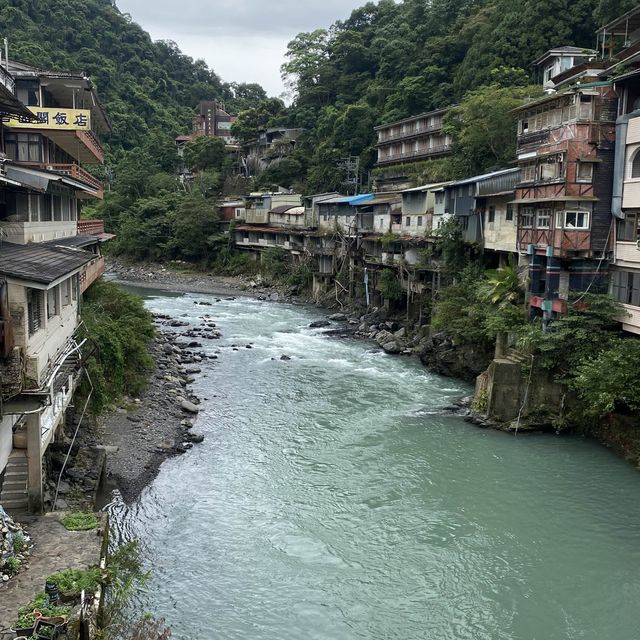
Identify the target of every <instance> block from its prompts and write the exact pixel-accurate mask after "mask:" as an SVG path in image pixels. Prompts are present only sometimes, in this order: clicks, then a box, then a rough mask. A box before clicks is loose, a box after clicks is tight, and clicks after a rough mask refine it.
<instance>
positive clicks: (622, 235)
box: [617, 213, 640, 242]
mask: <svg viewBox="0 0 640 640" xmlns="http://www.w3.org/2000/svg"><path fill="white" fill-rule="evenodd" d="M639 225H640V216H638V214H636V213H625V216H624V220H618V228H617V232H618V234H617V237H618V240H619V241H620V242H637V241H638V239H640V234H638V231H639V230H640V226H639Z"/></svg>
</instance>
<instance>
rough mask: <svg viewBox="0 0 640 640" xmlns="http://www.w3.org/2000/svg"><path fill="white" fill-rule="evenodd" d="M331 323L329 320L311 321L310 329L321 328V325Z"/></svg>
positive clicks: (325, 325)
mask: <svg viewBox="0 0 640 640" xmlns="http://www.w3.org/2000/svg"><path fill="white" fill-rule="evenodd" d="M330 324H331V323H330V322H329V321H328V320H314V321H313V322H310V323H309V328H310V329H320V328H321V327H328V326H329V325H330Z"/></svg>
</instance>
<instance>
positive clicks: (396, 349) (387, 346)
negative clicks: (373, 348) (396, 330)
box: [382, 340, 402, 353]
mask: <svg viewBox="0 0 640 640" xmlns="http://www.w3.org/2000/svg"><path fill="white" fill-rule="evenodd" d="M382 348H383V349H384V350H385V351H386V352H387V353H400V352H401V351H402V347H401V346H400V345H399V344H398V343H397V342H396V341H395V340H392V341H391V342H385V343H384V344H383V345H382Z"/></svg>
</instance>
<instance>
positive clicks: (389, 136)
mask: <svg viewBox="0 0 640 640" xmlns="http://www.w3.org/2000/svg"><path fill="white" fill-rule="evenodd" d="M440 129H442V123H439V124H434V125H431V126H430V127H414V128H413V129H410V130H407V131H398V132H397V133H383V134H380V137H379V138H378V143H381V142H389V141H390V140H402V139H403V138H411V137H412V136H418V135H420V134H422V133H431V132H433V131H439V130H440Z"/></svg>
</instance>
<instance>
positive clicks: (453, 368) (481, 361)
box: [420, 333, 494, 382]
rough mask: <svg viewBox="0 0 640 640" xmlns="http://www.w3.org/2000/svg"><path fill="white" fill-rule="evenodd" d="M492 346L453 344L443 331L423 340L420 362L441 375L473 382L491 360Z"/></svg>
mask: <svg viewBox="0 0 640 640" xmlns="http://www.w3.org/2000/svg"><path fill="white" fill-rule="evenodd" d="M493 354H494V348H493V347H492V346H489V345H482V344H455V343H454V342H453V340H452V339H451V337H450V336H448V335H446V334H445V333H434V334H433V335H431V336H429V337H428V338H427V339H426V340H425V341H424V348H423V351H422V353H421V354H420V360H421V361H422V364H424V365H425V366H427V367H428V368H429V369H431V370H432V371H435V372H436V373H439V374H441V375H443V376H449V377H452V378H461V379H462V380H467V381H468V382H473V381H474V380H475V379H476V377H477V376H479V375H480V374H481V373H482V372H483V371H485V370H486V368H487V367H488V366H489V364H490V363H491V360H493Z"/></svg>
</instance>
